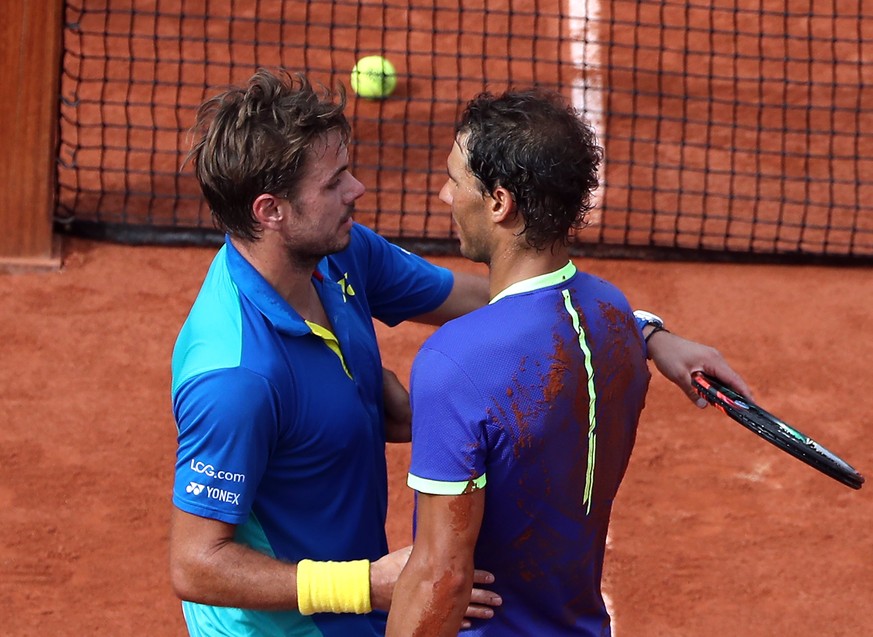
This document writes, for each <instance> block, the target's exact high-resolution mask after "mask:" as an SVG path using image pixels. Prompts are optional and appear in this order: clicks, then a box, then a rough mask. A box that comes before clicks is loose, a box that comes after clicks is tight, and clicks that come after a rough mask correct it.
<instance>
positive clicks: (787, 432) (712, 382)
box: [691, 372, 864, 489]
mask: <svg viewBox="0 0 873 637" xmlns="http://www.w3.org/2000/svg"><path fill="white" fill-rule="evenodd" d="M691 383H692V384H693V385H694V388H695V389H696V390H697V393H698V394H700V395H701V396H702V397H703V398H705V399H706V400H707V401H708V402H709V403H710V404H712V405H714V406H715V407H717V408H718V409H719V410H720V411H722V412H724V413H725V414H727V415H728V416H730V417H731V418H733V419H734V420H736V421H737V422H738V423H740V424H741V425H743V426H744V427H746V428H748V429H751V430H752V431H754V432H755V433H756V434H758V435H759V436H761V438H763V439H764V440H766V441H768V442H770V443H772V444H774V445H776V446H777V447H779V448H780V449H782V450H783V451H785V452H787V453H789V454H791V455H792V456H794V457H795V458H797V459H798V460H801V461H802V462H805V463H806V464H808V465H809V466H811V467H813V468H814V469H818V470H819V471H821V472H822V473H823V474H825V475H826V476H830V477H831V478H833V479H834V480H837V481H839V482H842V483H843V484H845V485H846V486H849V487H852V488H853V489H860V488H861V485H862V484H864V476H862V475H861V474H860V473H858V472H857V471H856V470H855V469H854V468H853V467H852V466H851V465H850V464H849V463H847V462H846V461H845V460H843V459H842V458H840V457H839V456H837V455H836V454H835V453H832V452H830V451H828V450H827V449H825V448H824V447H822V446H821V445H820V444H818V443H817V442H816V441H815V440H813V439H812V438H810V437H809V436H807V435H806V434H803V433H801V432H799V431H798V430H797V429H795V428H794V427H790V426H789V425H787V424H785V423H784V422H782V421H781V420H779V419H778V418H777V417H776V416H774V415H773V414H771V413H769V412H767V411H765V410H763V409H761V408H760V407H758V405H756V404H755V403H753V402H752V401H751V400H749V399H748V398H746V397H745V396H743V395H741V394H739V393H737V392H736V391H735V390H733V389H731V388H730V387H728V386H727V385H725V384H724V383H722V382H721V381H719V380H718V379H717V378H714V377H712V376H708V375H706V374H704V373H703V372H695V373H694V374H692V376H691Z"/></svg>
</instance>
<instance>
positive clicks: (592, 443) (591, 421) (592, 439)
mask: <svg viewBox="0 0 873 637" xmlns="http://www.w3.org/2000/svg"><path fill="white" fill-rule="evenodd" d="M561 294H562V295H563V296H564V309H566V310H567V313H568V314H569V315H570V318H571V319H572V320H573V329H574V330H575V331H576V334H578V335H579V347H580V348H581V349H582V353H583V354H584V355H585V372H586V374H587V375H588V467H587V469H586V471H585V491H584V493H583V495H582V505H583V506H585V507H586V510H585V513H586V514H587V513H591V494H592V492H593V491H594V461H595V460H596V455H595V451H596V449H597V432H596V431H595V429H596V427H597V393H596V391H595V388H594V369H593V368H592V366H591V349H590V348H589V347H588V342H587V339H586V338H585V330H584V329H582V323H581V321H580V320H579V314H578V313H577V312H576V308H575V307H573V300H572V299H571V298H570V291H569V290H561Z"/></svg>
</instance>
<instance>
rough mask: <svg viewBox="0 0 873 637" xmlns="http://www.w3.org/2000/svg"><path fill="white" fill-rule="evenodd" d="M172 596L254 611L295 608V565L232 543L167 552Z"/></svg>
mask: <svg viewBox="0 0 873 637" xmlns="http://www.w3.org/2000/svg"><path fill="white" fill-rule="evenodd" d="M170 564H171V577H172V582H173V588H174V589H175V591H176V594H177V595H178V596H179V597H180V598H182V599H184V600H187V601H191V602H197V603H200V604H209V605H212V606H231V607H235V608H250V609H254V610H289V609H296V608H297V566H296V564H289V563H286V562H281V561H279V560H276V559H274V558H272V557H269V556H267V555H264V554H262V553H258V552H257V551H255V550H253V549H250V548H248V547H247V546H243V545H242V544H238V543H236V542H233V541H228V542H224V543H222V544H220V545H217V546H215V547H212V548H208V549H202V550H197V551H191V552H185V553H184V554H180V553H179V552H178V551H171V559H170Z"/></svg>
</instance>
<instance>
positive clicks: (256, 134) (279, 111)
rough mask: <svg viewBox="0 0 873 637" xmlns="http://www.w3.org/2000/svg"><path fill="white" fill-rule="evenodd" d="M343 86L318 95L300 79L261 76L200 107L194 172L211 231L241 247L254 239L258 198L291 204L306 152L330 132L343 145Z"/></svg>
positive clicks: (192, 153)
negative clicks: (266, 196)
mask: <svg viewBox="0 0 873 637" xmlns="http://www.w3.org/2000/svg"><path fill="white" fill-rule="evenodd" d="M345 104H346V98H345V92H344V90H343V88H342V86H339V87H338V90H337V93H336V94H334V93H332V92H330V91H329V90H327V89H326V88H324V87H321V86H320V87H319V88H318V90H316V88H315V87H314V86H313V85H312V84H311V83H310V82H309V80H308V79H307V78H306V77H304V76H303V75H301V74H294V75H291V74H289V73H288V72H287V71H284V70H281V69H279V70H275V71H273V70H268V69H260V70H258V72H257V73H255V74H254V75H253V76H252V77H251V79H250V80H249V81H248V83H247V84H246V85H245V86H240V87H233V88H230V89H228V90H226V91H224V92H223V93H221V94H219V95H216V96H215V97H213V98H211V99H209V100H207V101H205V102H204V103H203V104H202V105H201V106H200V108H199V109H198V111H197V119H196V122H195V124H194V128H193V132H194V135H195V140H196V141H195V143H194V145H193V146H192V148H191V151H190V153H189V154H188V159H187V160H186V161H191V162H192V163H193V165H194V173H195V175H196V177H197V181H198V182H200V189H201V190H202V191H203V195H204V197H205V198H206V201H207V202H208V203H209V207H210V209H211V211H212V218H213V221H214V223H215V225H216V226H217V227H218V228H219V229H220V230H222V231H224V232H228V233H230V234H232V235H234V236H238V237H240V238H243V239H247V240H256V239H257V238H258V237H259V236H260V229H259V227H258V223H257V220H256V219H255V217H254V215H253V213H252V205H253V204H254V201H255V199H257V198H258V197H259V196H260V195H262V194H265V193H266V194H272V195H276V196H280V197H289V198H292V197H293V196H294V193H295V189H296V188H297V186H298V184H299V183H300V180H301V178H302V176H303V173H304V168H305V167H306V164H307V161H308V160H309V156H310V152H309V150H310V149H311V148H312V147H313V145H314V143H315V142H316V141H318V140H319V139H321V138H323V137H324V136H325V135H327V134H328V133H330V132H332V131H339V132H340V134H341V135H342V138H343V141H344V142H345V143H348V140H349V137H350V126H349V123H348V120H347V119H346V116H345V115H344V114H343V110H344V109H345Z"/></svg>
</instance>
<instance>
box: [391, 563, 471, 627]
mask: <svg viewBox="0 0 873 637" xmlns="http://www.w3.org/2000/svg"><path fill="white" fill-rule="evenodd" d="M467 571H469V572H467ZM472 587H473V569H472V567H470V568H468V569H467V568H465V569H454V568H453V567H452V566H451V565H449V564H444V565H443V566H442V568H441V569H440V568H436V567H429V566H428V565H427V564H426V563H424V561H423V560H416V559H415V553H414V552H413V557H412V558H410V562H409V564H408V565H407V567H406V568H405V569H404V571H403V573H402V574H401V575H400V579H398V580H397V587H396V588H395V590H394V599H393V600H392V602H391V613H390V615H389V617H388V628H387V630H386V632H385V637H443V636H446V637H448V636H452V637H454V636H455V635H457V634H458V630H459V629H460V627H461V621H462V619H463V617H464V610H465V609H466V608H467V605H468V604H469V602H470V592H471V590H472Z"/></svg>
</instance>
